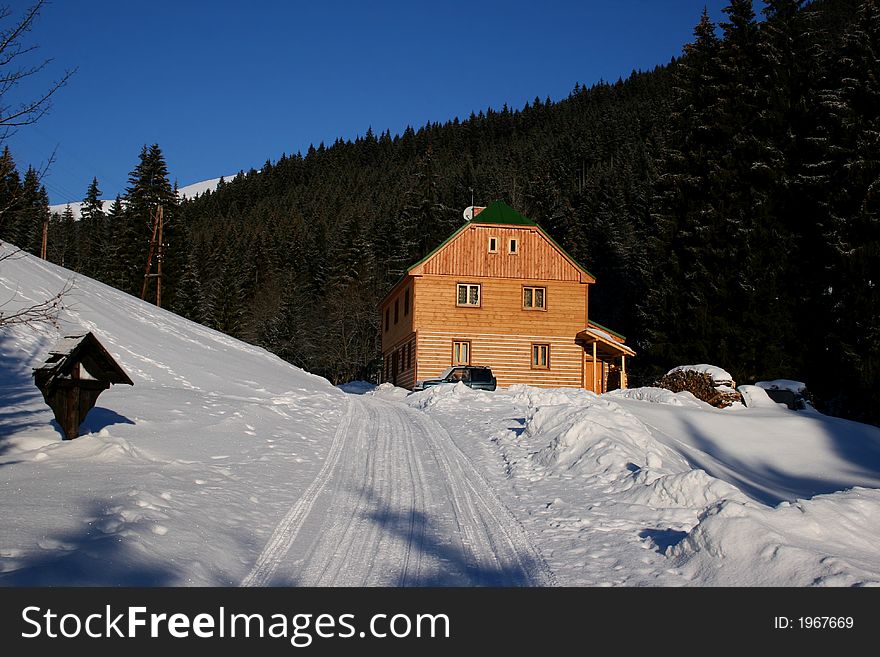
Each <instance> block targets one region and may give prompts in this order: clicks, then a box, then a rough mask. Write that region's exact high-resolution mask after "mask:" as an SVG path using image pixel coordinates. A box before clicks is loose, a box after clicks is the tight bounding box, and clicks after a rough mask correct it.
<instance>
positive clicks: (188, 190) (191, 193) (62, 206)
mask: <svg viewBox="0 0 880 657" xmlns="http://www.w3.org/2000/svg"><path fill="white" fill-rule="evenodd" d="M235 175H236V174H233V175H231V176H221V177H220V178H211V179H210V180H202V181H200V182H195V183H193V184H191V185H187V186H186V187H180V188H179V189H178V190H177V196H178V198H180V199H184V198H195V197H196V196H199V195H200V194H204V193H205V192H209V191H210V192H213V191H214V190H215V189H217V185H218V184H219V183H220V181H221V180H226V181H229V180H232V179H233V178H234V177H235ZM82 204H83V202H82V201H71V202H70V203H59V204H56V205H50V206H49V212H51V213H52V214H62V213H63V212H64V211H65V210H66V209H67V207H68V206H70V209H71V211H72V212H73V218H74V219H79V218H80V217H81V216H82ZM101 205H102V207H103V210H104V212H108V211H109V210H110V206H111V205H113V199H103V200H102V201H101Z"/></svg>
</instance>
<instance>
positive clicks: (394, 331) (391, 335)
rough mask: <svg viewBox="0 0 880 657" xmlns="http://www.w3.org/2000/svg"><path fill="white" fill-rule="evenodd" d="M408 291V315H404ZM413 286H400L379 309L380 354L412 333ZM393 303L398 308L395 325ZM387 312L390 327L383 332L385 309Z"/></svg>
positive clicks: (407, 284)
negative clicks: (405, 296)
mask: <svg viewBox="0 0 880 657" xmlns="http://www.w3.org/2000/svg"><path fill="white" fill-rule="evenodd" d="M407 291H409V295H410V298H409V313H408V314H405V313H404V309H405V307H406V303H405V301H404V295H405V294H406V292H407ZM413 301H414V300H413V286H412V283H411V282H410V281H407V282H406V283H404V284H403V285H401V286H400V287H399V288H398V290H397V292H396V293H395V294H394V296H392V297H390V298H389V299H388V300H387V301H386V302H385V304H383V305H382V307H380V308H379V321H380V322H381V324H380V330H381V332H382V353H383V354H384V353H386V352H387V351H388V349H390V348H391V347H392V346H393V345H395V344H397V343H398V342H400V341H401V340H402V339H403V338H405V337H406V336H407V335H409V334H410V333H412V332H413V330H414V327H413V307H414V306H413ZM395 302H396V303H397V304H398V306H399V311H398V320H397V323H396V324H395V322H394V304H395ZM386 308H387V309H388V311H389V313H388V314H389V317H390V325H389V329H388V330H387V331H386V330H385V309H386Z"/></svg>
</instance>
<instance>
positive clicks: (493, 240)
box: [489, 237, 498, 253]
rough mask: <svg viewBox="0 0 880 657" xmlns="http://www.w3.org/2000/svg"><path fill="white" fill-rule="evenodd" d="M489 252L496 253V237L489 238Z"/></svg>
mask: <svg viewBox="0 0 880 657" xmlns="http://www.w3.org/2000/svg"><path fill="white" fill-rule="evenodd" d="M489 253H498V238H497V237H490V238H489Z"/></svg>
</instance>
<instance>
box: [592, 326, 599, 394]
mask: <svg viewBox="0 0 880 657" xmlns="http://www.w3.org/2000/svg"><path fill="white" fill-rule="evenodd" d="M598 387H599V386H598V385H596V341H595V340H593V392H595V393H596V394H597V395H598V394H599V390H598Z"/></svg>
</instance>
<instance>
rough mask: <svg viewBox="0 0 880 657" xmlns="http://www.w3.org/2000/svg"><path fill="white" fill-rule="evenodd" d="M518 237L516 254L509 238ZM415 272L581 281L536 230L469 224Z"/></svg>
mask: <svg viewBox="0 0 880 657" xmlns="http://www.w3.org/2000/svg"><path fill="white" fill-rule="evenodd" d="M490 237H496V238H497V239H498V253H489V252H488V244H489V238H490ZM510 238H516V239H517V240H518V242H519V243H518V248H517V254H516V255H513V254H508V252H507V250H508V240H509V239H510ZM412 273H414V274H440V275H456V276H481V277H482V276H489V277H493V278H521V279H540V280H548V281H551V280H552V281H580V280H581V276H582V274H581V272H580V270H578V269H577V268H576V267H574V266H573V265H572V264H571V263H570V262H569V261H568V260H567V259H566V258H565V257H564V256H563V255H562V254H561V253H560V252H559V251H558V250H557V249H556V248H555V247H554V246H553V245H552V244H551V243H550V242H549V241H548V240H547V239H546V238H545V237H544V236H543V235H541V233H540V232H538V230H537V229H535V228H531V227H523V228H515V227H501V226H470V227H468V229H467V230H465V231H464V232H462V233H461V234H460V235H459V236H458V237H457V238H455V239H454V240H453V241H452V242H451V243H449V244H447V245H446V246H445V247H444V248H443V249H441V250H440V251H439V252H438V253H437V254H435V255H434V256H433V257H432V258H431V259H430V260H428V261H427V262H425V263H424V264H422V265H420V266H419V267H417V268H415V269H414V270H413V272H412Z"/></svg>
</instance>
